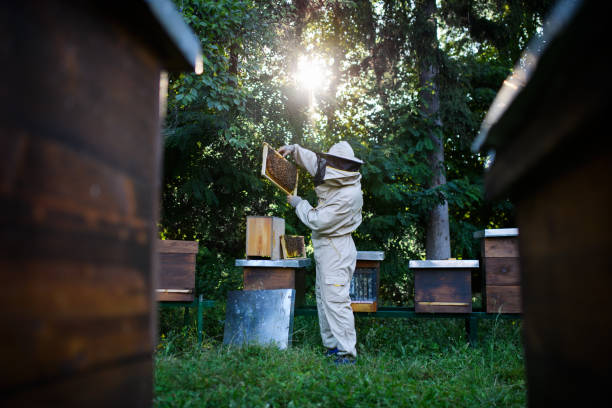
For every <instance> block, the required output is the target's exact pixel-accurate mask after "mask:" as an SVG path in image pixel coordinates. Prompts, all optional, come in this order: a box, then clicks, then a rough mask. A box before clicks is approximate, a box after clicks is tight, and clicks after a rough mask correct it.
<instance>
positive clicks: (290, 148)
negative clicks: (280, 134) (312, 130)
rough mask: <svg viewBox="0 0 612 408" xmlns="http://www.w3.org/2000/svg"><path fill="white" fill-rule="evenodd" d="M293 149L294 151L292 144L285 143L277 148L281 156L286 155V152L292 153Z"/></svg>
mask: <svg viewBox="0 0 612 408" xmlns="http://www.w3.org/2000/svg"><path fill="white" fill-rule="evenodd" d="M294 151H295V146H294V145H285V146H283V147H281V148H280V149H278V152H279V153H280V154H281V155H283V156H286V155H288V154H293V152H294Z"/></svg>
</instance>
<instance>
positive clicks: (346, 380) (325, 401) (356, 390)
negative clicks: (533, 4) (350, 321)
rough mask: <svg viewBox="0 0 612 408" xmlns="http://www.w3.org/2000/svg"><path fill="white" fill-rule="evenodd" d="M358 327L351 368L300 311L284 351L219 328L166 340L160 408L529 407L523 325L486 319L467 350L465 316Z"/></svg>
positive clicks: (366, 322)
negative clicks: (199, 339) (230, 337)
mask: <svg viewBox="0 0 612 408" xmlns="http://www.w3.org/2000/svg"><path fill="white" fill-rule="evenodd" d="M357 331H358V352H359V358H358V360H357V364H356V365H355V366H342V367H336V366H335V365H334V364H333V362H332V360H331V359H329V358H326V357H324V356H323V351H324V349H323V348H322V346H321V345H320V340H319V337H318V325H317V323H316V318H311V317H302V316H300V317H296V319H295V323H294V344H293V346H292V347H291V348H290V349H288V350H284V351H283V350H278V349H276V348H273V347H256V346H250V347H245V348H228V347H224V346H222V345H221V344H220V340H221V338H220V334H219V333H220V332H221V331H220V328H217V332H216V338H214V337H213V338H211V337H208V338H206V339H205V341H204V344H203V346H202V347H198V346H197V345H196V344H195V341H194V339H193V337H194V336H193V335H192V333H191V332H192V331H188V332H183V333H182V334H173V335H170V336H165V337H164V339H163V340H162V342H161V343H160V348H159V351H158V353H157V356H156V369H155V381H156V385H155V405H156V406H160V407H165V406H180V407H187V406H195V407H207V406H210V407H293V406H295V407H342V406H347V407H379V406H380V407H413V406H416V407H493V406H500V407H515V406H525V403H526V399H525V397H526V395H525V379H524V363H523V355H522V344H521V336H520V322H516V321H506V320H497V321H496V320H490V321H481V322H480V332H479V334H480V346H479V347H477V348H471V347H468V346H467V344H466V340H465V333H464V321H463V320H462V319H373V318H358V319H357ZM181 336H182V339H179V338H180V337H181ZM179 340H180V341H179ZM179 343H180V344H181V346H180V347H179V346H178V344H179Z"/></svg>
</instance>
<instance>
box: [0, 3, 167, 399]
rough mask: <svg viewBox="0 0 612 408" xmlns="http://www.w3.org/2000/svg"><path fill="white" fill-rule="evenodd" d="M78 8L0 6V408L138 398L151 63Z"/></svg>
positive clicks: (148, 308)
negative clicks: (0, 407) (0, 63)
mask: <svg viewBox="0 0 612 408" xmlns="http://www.w3.org/2000/svg"><path fill="white" fill-rule="evenodd" d="M90 7H93V6H91V5H90V4H86V3H83V2H59V1H48V2H34V1H21V2H9V3H3V4H2V6H0V36H1V37H2V38H3V39H4V41H3V44H4V46H3V47H0V59H2V60H3V61H10V63H6V64H3V66H2V69H3V74H4V75H3V76H4V77H5V78H17V77H19V78H22V79H24V81H6V83H5V84H4V85H3V88H2V89H3V98H1V99H0V112H1V113H0V115H2V118H1V120H0V134H1V135H2V136H1V137H0V163H2V165H0V259H1V260H2V261H1V262H0V269H1V272H2V289H3V296H2V297H0V326H1V327H3V329H5V330H3V333H2V336H0V365H1V366H2V367H3V370H2V374H0V405H3V406H4V405H7V406H68V405H70V404H73V405H78V406H96V405H104V406H148V405H150V402H151V398H152V369H151V367H152V352H153V348H154V344H153V343H154V338H155V333H154V331H155V330H154V327H155V324H154V321H155V312H154V308H153V296H154V295H153V290H154V288H153V283H152V281H153V277H152V273H153V272H152V271H153V270H154V269H155V267H156V259H157V258H156V257H155V256H154V254H155V253H154V241H155V236H156V227H155V225H156V222H157V218H158V208H157V203H158V202H159V178H160V177H159V176H160V155H161V146H162V142H161V138H160V134H159V73H160V69H161V65H160V61H159V58H158V57H157V55H156V54H155V52H154V51H153V49H152V48H150V46H149V45H146V42H145V41H144V40H143V39H142V38H139V37H137V36H134V35H133V32H131V31H129V30H125V29H122V28H121V25H120V24H118V23H117V21H116V19H115V18H113V17H112V16H111V14H112V13H93V12H92V8H90ZM40 67H44V74H41V70H40V69H41V68H40ZM24 84H26V85H25V86H24ZM7 398H8V402H6V401H7Z"/></svg>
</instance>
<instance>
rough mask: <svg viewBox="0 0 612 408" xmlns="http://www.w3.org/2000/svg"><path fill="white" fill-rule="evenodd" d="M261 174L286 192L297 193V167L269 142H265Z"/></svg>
mask: <svg viewBox="0 0 612 408" xmlns="http://www.w3.org/2000/svg"><path fill="white" fill-rule="evenodd" d="M261 175H262V176H263V177H265V178H267V179H268V180H270V181H271V182H272V183H274V185H276V186H277V187H278V188H280V189H281V190H283V191H284V192H285V193H286V194H291V195H295V194H297V187H298V171H297V167H296V166H295V164H293V163H291V162H290V161H289V160H287V159H285V158H284V157H283V156H282V155H281V154H280V153H279V152H277V151H276V150H274V149H273V148H272V147H271V146H270V145H269V144H267V143H264V146H263V155H262V160H261Z"/></svg>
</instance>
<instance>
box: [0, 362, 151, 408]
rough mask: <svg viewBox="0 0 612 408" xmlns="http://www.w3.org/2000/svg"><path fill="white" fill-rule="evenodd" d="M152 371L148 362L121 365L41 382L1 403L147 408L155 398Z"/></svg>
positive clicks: (7, 396)
mask: <svg viewBox="0 0 612 408" xmlns="http://www.w3.org/2000/svg"><path fill="white" fill-rule="evenodd" d="M152 369H153V364H152V362H151V361H150V359H149V358H143V359H130V360H126V361H118V362H117V363H116V364H114V365H112V366H105V365H102V366H99V367H94V368H92V369H91V370H89V371H86V372H83V373H81V374H80V375H78V376H70V377H59V378H56V379H54V380H51V381H40V382H38V383H37V386H36V388H18V389H15V390H13V391H11V392H7V393H5V394H3V395H2V396H1V397H0V402H1V403H2V404H4V405H5V406H12V407H50V406H62V407H75V408H80V407H94V408H95V407H100V408H106V407H111V406H118V405H119V406H125V407H146V406H150V399H151V395H152V394H153V390H152V386H153V384H152V382H151V379H150V374H149V373H150V372H151V371H152ZM67 396H69V398H67Z"/></svg>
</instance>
